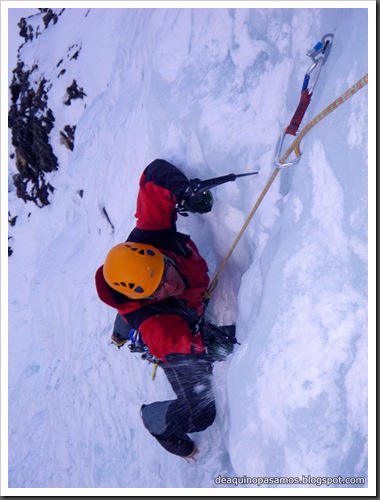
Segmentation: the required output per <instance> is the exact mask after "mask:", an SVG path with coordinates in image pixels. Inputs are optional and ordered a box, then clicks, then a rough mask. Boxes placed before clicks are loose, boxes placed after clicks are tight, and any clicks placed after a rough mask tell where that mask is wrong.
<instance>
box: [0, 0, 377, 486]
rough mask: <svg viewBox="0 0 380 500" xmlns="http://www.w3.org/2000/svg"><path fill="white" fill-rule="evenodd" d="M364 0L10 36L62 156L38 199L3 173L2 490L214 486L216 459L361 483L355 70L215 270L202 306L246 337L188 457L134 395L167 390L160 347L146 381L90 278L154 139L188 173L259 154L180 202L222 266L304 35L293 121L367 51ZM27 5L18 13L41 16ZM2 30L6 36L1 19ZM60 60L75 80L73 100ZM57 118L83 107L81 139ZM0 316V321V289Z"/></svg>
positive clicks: (218, 373)
mask: <svg viewBox="0 0 380 500" xmlns="http://www.w3.org/2000/svg"><path fill="white" fill-rule="evenodd" d="M3 4H4V3H3ZM3 4H2V11H3ZM347 4H348V5H352V3H347ZM13 5H16V2H8V3H7V5H6V6H7V7H8V8H9V9H10V10H9V12H10V13H11V16H10V19H12V20H13V22H16V23H17V22H18V19H19V18H20V17H21V16H22V15H25V14H24V13H25V10H24V9H20V11H19V14H20V16H18V15H17V14H18V12H17V10H18V9H17V8H15V7H13ZM233 5H234V6H235V4H233ZM267 5H268V4H265V6H267ZM298 5H299V4H297V6H296V7H298ZM314 5H318V8H317V7H314ZM345 5H346V4H345ZM358 5H360V6H359V7H358V6H357V5H356V3H355V2H354V5H353V6H352V7H353V8H342V7H341V5H340V4H339V5H338V6H337V8H334V7H335V4H334V3H332V5H331V6H332V7H333V8H325V4H324V3H322V2H321V3H318V2H313V7H312V8H309V7H307V8H306V7H302V8H286V9H285V8H277V7H271V8H257V7H256V4H254V3H250V2H244V3H243V7H241V6H240V7H239V8H226V7H223V8H211V7H208V8H194V7H192V8H174V7H171V6H169V7H165V8H144V9H142V8H116V9H115V8H87V7H86V8H84V7H83V8H67V9H65V10H64V12H63V13H61V15H60V17H59V21H58V22H57V24H56V25H53V24H51V25H49V27H48V28H47V29H46V30H42V29H41V35H40V37H39V38H38V39H36V40H34V42H28V43H26V44H25V45H24V46H23V47H22V48H21V50H20V54H19V57H20V58H21V59H22V60H23V61H24V62H25V63H26V64H27V65H28V66H29V67H31V65H32V64H33V63H35V62H38V65H39V75H42V74H44V75H45V78H47V79H48V80H49V81H50V82H51V84H52V90H51V91H50V94H49V95H50V97H49V99H50V100H49V105H50V106H51V107H52V109H53V112H54V114H55V117H56V125H55V128H54V130H53V133H52V135H51V140H52V145H53V147H54V151H55V153H56V154H57V156H58V157H59V162H60V168H59V170H58V171H57V172H56V173H53V174H49V182H50V183H51V184H52V185H53V186H54V187H55V188H56V189H55V192H54V195H53V196H52V199H51V201H52V203H51V205H49V206H47V207H45V208H43V209H39V208H37V207H36V206H34V205H32V204H29V203H28V204H24V202H22V201H21V200H20V199H19V198H17V197H16V195H15V192H14V191H13V187H12V183H11V182H10V181H9V186H10V189H11V191H10V192H9V205H8V208H5V210H6V211H9V212H10V213H11V215H12V217H13V216H15V215H17V217H18V218H17V222H16V225H15V226H14V227H10V228H9V236H11V240H10V245H11V247H12V249H13V254H12V255H11V257H10V258H9V263H8V286H9V288H8V292H7V289H6V287H5V288H4V287H3V288H2V296H3V297H4V295H5V296H8V340H7V339H6V338H5V336H4V334H3V336H2V353H3V356H4V357H5V356H6V355H4V352H8V359H5V365H6V368H7V369H8V372H7V371H6V369H5V368H4V357H3V359H2V361H3V363H2V370H3V371H2V378H3V380H4V379H5V380H8V387H5V388H4V391H2V394H3V401H2V404H3V405H6V404H8V429H7V430H6V431H5V432H8V443H6V441H7V439H6V438H7V436H6V435H5V436H3V444H2V448H3V447H4V450H6V448H7V451H8V456H6V454H4V457H3V460H2V463H3V470H2V476H3V481H2V494H3V490H4V492H6V493H7V494H8V495H14V494H18V495H24V494H25V492H27V491H28V489H29V488H33V491H34V492H37V491H38V492H39V493H40V494H41V495H44V494H48V492H54V491H55V492H56V491H60V492H65V493H66V494H68V495H71V494H74V493H75V492H76V493H75V494H79V495H80V494H81V492H83V491H85V493H84V494H90V493H89V492H92V493H93V494H95V495H96V494H101V492H106V493H108V494H110V493H109V491H111V492H115V491H116V490H114V489H115V488H118V489H120V494H126V493H128V491H134V494H136V495H141V494H148V495H149V494H151V493H152V492H154V491H155V490H152V489H154V488H165V494H168V495H170V494H171V492H172V493H173V494H178V492H180V491H181V489H184V490H183V491H185V494H188V493H186V492H187V491H188V490H187V489H188V488H193V490H191V491H192V492H193V491H194V492H196V491H198V489H199V492H201V494H206V493H207V492H209V493H210V494H219V493H220V494H225V493H228V492H229V491H230V487H231V485H230V484H223V482H222V481H220V477H230V478H231V477H234V478H240V479H241V478H243V477H244V476H247V477H253V478H257V477H261V478H263V477H271V478H276V477H299V478H302V477H308V476H311V477H312V478H322V477H330V478H336V477H338V476H342V477H343V478H345V477H364V478H365V479H366V484H365V487H364V488H363V487H361V488H360V487H357V486H356V487H355V486H353V485H349V486H347V487H344V486H342V485H335V484H332V485H330V486H328V487H326V486H316V482H315V481H314V483H313V484H302V485H300V486H298V487H294V488H292V487H288V488H284V489H283V488H282V486H283V485H280V486H281V487H278V485H265V484H263V485H262V486H260V488H259V492H260V494H262V495H264V494H273V493H275V494H278V493H280V492H281V491H282V492H283V494H290V493H292V494H296V495H297V494H302V495H305V494H315V488H317V493H318V494H321V495H323V494H330V495H333V494H342V493H343V492H344V493H345V494H347V495H350V494H355V495H356V494H368V493H369V491H371V488H373V486H374V485H373V481H374V475H373V474H371V472H373V471H372V468H371V467H372V460H370V463H368V447H371V438H372V439H374V437H373V434H371V435H370V438H369V437H368V432H369V430H371V428H370V429H369V428H368V422H369V420H368V418H369V416H368V404H369V405H370V410H372V411H374V408H373V406H372V405H371V400H370V402H369V403H368V397H369V394H371V393H369V387H368V383H369V381H368V374H369V375H370V377H373V375H374V373H372V372H371V371H370V372H369V368H368V367H369V366H370V369H373V368H374V367H373V363H372V364H370V365H369V362H370V361H371V359H372V358H371V356H369V353H370V354H371V355H372V353H373V352H374V340H373V339H372V337H370V339H369V338H368V332H369V331H370V332H371V333H372V334H373V331H372V329H371V330H369V324H368V304H369V302H368V301H369V298H368V277H369V276H370V278H371V276H372V275H371V273H372V274H374V268H373V264H372V269H371V272H370V274H368V258H367V255H368V241H369V238H371V237H372V236H371V234H368V204H369V203H370V202H371V200H369V201H368V195H369V194H370V190H369V189H368V170H370V171H371V172H372V170H373V169H374V162H373V158H372V162H371V161H370V162H368V155H369V153H370V149H369V148H368V128H367V123H368V116H369V114H370V113H371V109H369V110H368V88H367V87H365V88H363V89H362V90H360V91H359V92H358V93H357V94H355V95H354V96H353V97H352V98H351V99H350V100H349V101H347V102H346V103H344V104H343V105H342V106H341V107H340V108H338V109H337V110H336V111H334V112H333V113H332V114H330V115H329V116H328V117H327V118H326V119H325V120H324V121H323V122H321V123H320V124H318V125H317V126H316V127H314V128H313V130H312V131H311V132H310V133H309V134H308V135H307V136H306V137H305V138H304V139H303V141H302V143H301V151H302V153H303V154H302V158H301V161H300V162H299V164H298V165H297V166H296V167H293V168H291V169H287V170H282V171H281V172H280V173H279V175H278V176H277V178H276V180H275V182H274V183H273V185H272V187H271V188H270V190H269V192H268V194H267V195H266V197H265V198H264V201H263V202H262V204H261V206H260V208H259V210H258V211H257V213H256V214H255V216H254V218H253V220H252V221H251V223H250V225H249V226H248V228H247V230H246V231H245V233H244V236H243V238H242V240H241V241H240V242H239V244H238V246H237V248H236V249H235V251H234V253H233V255H232V257H231V259H230V261H229V263H228V264H227V267H226V269H225V270H224V271H223V272H222V274H221V276H220V279H219V284H218V287H217V289H216V291H215V293H214V294H213V296H212V300H211V303H210V306H209V310H208V314H209V318H210V319H211V320H213V321H215V322H217V323H218V324H228V323H230V322H236V324H237V336H238V339H239V342H240V343H241V345H239V346H238V347H237V348H236V350H235V353H234V355H233V357H231V359H229V360H228V361H227V362H225V363H219V364H217V366H215V370H214V380H213V383H214V390H215V396H216V404H217V418H216V422H215V423H214V424H213V426H212V427H210V428H209V429H207V430H206V431H204V432H203V433H199V434H197V435H194V436H193V437H194V438H195V440H196V442H197V445H198V447H199V450H200V452H199V454H198V461H197V462H196V463H190V464H189V463H186V462H185V461H184V460H182V459H179V458H178V457H175V456H172V455H170V454H168V453H166V452H165V451H164V450H163V449H162V448H160V446H159V445H158V444H157V443H156V442H155V441H154V440H153V439H152V438H151V436H149V434H148V433H147V432H146V430H145V429H144V427H143V424H142V421H141V419H140V416H139V409H140V406H141V404H142V403H149V402H152V401H157V400H160V399H164V398H170V397H172V394H173V393H172V391H171V388H170V386H169V384H168V382H167V381H166V378H165V376H164V374H163V372H162V371H161V370H160V369H159V370H158V372H157V377H156V380H155V381H154V382H152V381H151V380H150V377H151V366H150V365H149V364H148V363H147V362H145V361H142V360H140V359H139V356H138V355H136V354H130V353H129V352H128V351H127V349H126V348H124V349H120V350H118V349H116V348H115V347H114V346H112V345H110V342H109V336H110V333H111V331H112V326H113V320H114V312H113V311H112V310H110V308H108V307H107V306H105V305H104V304H103V303H102V302H100V301H99V299H98V297H97V295H96V291H95V287H94V273H95V271H96V269H97V268H98V267H99V265H101V264H102V262H103V260H104V257H105V255H106V253H107V251H108V250H109V249H110V248H111V247H112V246H113V245H114V244H117V243H119V242H120V241H123V240H124V239H125V238H126V236H127V235H128V233H129V231H130V230H131V229H132V228H133V227H134V217H133V215H134V211H135V201H136V194H137V190H138V181H139V177H140V174H141V172H142V170H143V169H144V167H145V166H146V165H147V164H148V163H149V162H150V161H152V160H153V159H155V158H164V159H166V160H168V161H171V162H173V163H174V164H176V165H177V166H178V167H179V168H181V169H182V170H183V171H184V172H185V173H186V175H187V176H188V177H189V178H192V177H199V178H201V179H206V178H210V177H213V176H215V175H225V174H229V173H231V172H235V173H244V172H250V171H259V174H258V175H256V176H252V177H247V178H243V179H238V180H236V181H235V182H234V183H230V184H226V185H224V186H220V187H218V188H216V189H215V190H214V196H215V205H214V208H213V210H212V212H211V213H209V214H206V215H202V216H201V215H191V216H190V217H188V218H180V220H179V221H178V229H179V230H181V231H182V232H185V233H188V234H191V236H192V237H193V239H194V241H195V242H196V244H197V245H198V247H199V249H200V251H201V253H202V255H203V256H204V257H205V258H206V260H207V261H208V263H209V267H210V275H211V277H212V276H213V275H214V274H215V272H216V270H217V268H218V265H220V263H221V261H222V260H223V258H224V256H225V255H226V253H227V251H228V250H229V248H230V246H231V244H232V243H233V241H234V238H235V236H236V235H237V233H238V231H239V230H240V228H241V226H242V225H243V223H244V221H245V219H246V218H247V216H248V214H249V212H250V210H251V208H252V206H253V204H254V203H255V201H256V200H257V198H258V196H259V195H260V193H261V191H262V189H263V188H264V186H265V184H266V182H267V180H268V178H269V176H270V175H271V173H272V171H273V168H274V167H273V158H274V152H275V147H276V143H277V139H278V136H279V134H280V132H281V131H282V129H283V128H284V127H285V126H286V125H287V124H288V122H289V120H290V118H291V116H292V114H293V112H294V110H295V107H296V106H297V104H298V100H299V92H300V89H301V85H302V81H303V77H304V74H305V72H306V70H307V68H308V66H309V64H310V60H309V59H308V58H307V57H306V51H307V50H308V49H309V48H311V47H312V46H313V45H314V44H315V43H316V42H317V41H318V40H319V39H320V37H321V36H322V35H323V34H325V33H333V34H334V44H333V47H332V50H331V53H330V56H329V59H328V61H327V63H326V65H325V67H324V68H323V70H322V73H321V76H320V79H319V81H318V84H317V86H316V89H315V93H314V95H313V98H312V101H311V104H310V107H309V109H308V111H307V114H306V116H305V118H304V121H303V125H305V124H306V123H307V122H308V121H309V120H311V119H312V118H313V117H314V116H315V115H316V114H317V113H319V112H320V111H321V110H322V109H324V108H325V107H326V106H327V105H328V104H330V103H331V102H332V101H333V100H335V99H336V98H337V97H338V96H339V95H341V94H342V93H343V92H344V91H345V90H347V89H348V88H349V87H350V86H351V85H353V84H354V83H355V82H356V81H358V80H359V79H360V78H361V77H362V76H364V75H365V74H366V73H367V72H368V63H369V60H368V40H369V39H370V37H371V36H374V31H371V29H372V30H373V23H374V19H375V2H361V3H360V4H358ZM23 7H24V6H23ZM55 10H56V11H59V10H60V9H58V8H56V9H55ZM35 11H36V9H34V10H33V15H32V17H31V18H30V22H31V23H33V25H34V26H37V25H40V26H41V27H42V26H43V25H42V20H41V14H38V13H37V14H36V13H35ZM4 13H6V10H5V7H4ZM368 13H370V16H369V17H368ZM2 14H3V12H2ZM11 40H12V47H16V46H17V42H16V34H15V30H14V28H10V42H11ZM20 40H21V39H18V43H20ZM10 45H11V43H10ZM77 47H80V48H81V51H80V54H79V57H78V58H77V59H73V60H70V57H71V56H72V55H73V51H74V49H75V48H77ZM61 59H63V61H64V62H63V64H62V66H61V67H65V69H66V73H65V74H64V75H63V76H61V77H58V73H59V70H60V68H61V67H60V68H57V63H58V62H59V61H60V60H61ZM10 69H13V68H10ZM73 78H75V79H76V80H77V81H78V85H79V86H81V87H83V89H84V92H85V93H86V97H85V98H84V99H83V100H77V101H73V104H72V106H65V105H64V104H63V97H64V94H65V89H66V87H67V86H68V85H69V84H70V83H71V81H72V80H73ZM373 78H375V75H374V74H372V73H371V82H373ZM372 85H373V87H372V88H375V85H374V84H373V83H372ZM3 102H4V101H3ZM370 116H371V115H370ZM67 123H70V124H73V123H75V124H77V129H76V134H75V148H74V151H73V152H69V151H68V150H66V149H65V148H64V146H63V145H62V144H61V143H60V140H59V131H60V130H62V128H63V126H64V125H65V124H67ZM3 149H4V148H3ZM11 151H12V147H11V146H10V147H9V152H8V156H9V153H10V152H11ZM3 154H4V152H3ZM5 154H6V153H5ZM7 159H8V157H7ZM370 159H371V158H370ZM5 161H6V160H5ZM5 161H4V164H5ZM9 161H10V160H9ZM368 163H369V166H370V169H368ZM3 170H4V169H3ZM14 172H15V167H14V165H12V162H11V161H10V163H9V178H11V175H12V174H13V173H14ZM373 176H374V173H373V172H372V173H371V178H370V182H371V184H370V188H372V187H374V185H375V183H374V180H373ZM3 178H4V176H3ZM2 185H4V183H3V182H2ZM81 190H83V197H81V196H80V192H81ZM3 198H4V197H3ZM103 209H106V212H107V214H108V217H109V220H110V221H111V223H112V225H113V226H114V229H113V228H112V227H111V224H110V223H109V222H108V220H107V218H106V216H105V213H104V211H103ZM5 210H2V212H3V214H4V211H5ZM370 241H372V242H373V240H370ZM3 262H4V260H3V259H2V264H3ZM5 309H6V308H5ZM2 317H3V321H4V323H3V326H4V324H6V323H5V321H6V319H7V318H6V310H4V307H3V308H2ZM370 326H371V325H370ZM372 327H373V325H372ZM4 331H5V329H3V332H4ZM372 336H373V335H372ZM369 342H370V344H369ZM368 351H369V352H368ZM372 361H373V360H372ZM371 388H373V386H372V385H371V386H370V389H371ZM6 391H7V392H8V394H7V395H8V401H5V400H4V399H5V398H4V392H5V393H6ZM370 415H371V413H370ZM5 418H6V417H4V414H3V422H2V424H4V420H5ZM371 422H372V419H371V418H370V423H371ZM4 428H5V425H3V426H2V431H3V432H4ZM4 450H2V451H3V452H4ZM369 458H370V459H372V456H371V454H370V456H369ZM4 463H5V464H8V469H5V465H4ZM7 475H8V489H6V488H5V486H4V481H5V480H4V477H6V476H7ZM215 478H219V480H217V481H215ZM266 486H269V487H268V488H267V487H266ZM290 486H293V485H290ZM256 487H257V485H255V484H254V485H239V486H232V488H233V490H232V491H233V494H236V495H243V494H249V495H250V494H256V490H253V489H252V488H256ZM82 488H85V489H86V490H81V489H82ZM109 488H113V489H112V490H108V489H109ZM58 489H59V490H58ZM77 489H79V490H77ZM129 489H131V490H129ZM133 489H134V490H133ZM171 489H173V490H171ZM53 494H54V493H53ZM62 494H63V493H62ZM111 494H113V493H111ZM116 494H118V493H116Z"/></svg>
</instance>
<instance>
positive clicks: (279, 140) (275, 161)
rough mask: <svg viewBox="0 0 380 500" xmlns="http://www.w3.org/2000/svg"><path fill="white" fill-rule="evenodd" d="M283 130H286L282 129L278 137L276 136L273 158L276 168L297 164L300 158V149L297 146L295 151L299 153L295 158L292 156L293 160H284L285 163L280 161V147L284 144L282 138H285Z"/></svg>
mask: <svg viewBox="0 0 380 500" xmlns="http://www.w3.org/2000/svg"><path fill="white" fill-rule="evenodd" d="M285 131H286V129H284V130H283V131H282V133H281V135H280V137H279V138H278V142H277V148H276V155H275V158H274V163H275V165H276V167H277V168H289V167H294V165H297V163H298V162H299V161H300V159H301V151H300V150H299V148H298V149H297V153H299V155H297V156H296V158H294V160H292V161H289V162H286V163H282V162H281V161H280V158H281V149H282V146H283V144H284V139H285V135H286V133H285Z"/></svg>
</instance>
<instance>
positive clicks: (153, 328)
mask: <svg viewBox="0 0 380 500" xmlns="http://www.w3.org/2000/svg"><path fill="white" fill-rule="evenodd" d="M188 185H189V181H188V179H187V178H186V177H185V176H184V175H183V174H182V173H181V172H180V171H179V170H178V169H177V168H176V167H174V166H173V165H171V164H170V163H168V162H166V161H164V160H155V161H153V162H152V163H151V164H150V165H148V166H147V167H146V169H145V170H144V172H143V174H142V176H141V179H140V189H139V193H138V197H137V210H136V214H135V217H136V218H137V223H136V227H135V229H133V231H132V232H131V233H130V235H129V236H128V238H127V241H134V242H137V243H149V244H151V245H153V246H154V247H156V248H158V249H159V250H160V251H161V252H162V253H163V254H165V255H167V256H168V257H169V258H170V259H172V260H173V261H174V262H175V263H176V266H177V269H178V271H179V272H180V274H181V275H182V277H183V278H184V280H185V283H186V287H185V291H184V293H183V294H182V295H181V296H179V297H169V298H168V299H165V300H162V301H158V300H157V301H152V300H151V299H149V300H147V299H143V300H134V299H129V298H128V297H126V296H124V295H122V294H120V293H119V292H117V291H115V290H113V289H112V288H111V287H109V286H108V285H107V283H106V281H105V279H104V277H103V266H101V267H100V268H99V269H98V270H97V272H96V278H95V280H96V288H97V292H98V295H99V297H100V299H101V300H102V301H103V302H105V303H106V304H108V305H109V306H111V307H113V308H115V309H117V311H118V312H119V313H120V314H122V315H123V317H124V319H126V321H127V322H128V323H129V324H130V325H131V327H132V328H135V329H136V330H138V331H139V332H140V334H141V336H142V339H143V341H144V343H145V344H146V345H147V346H148V348H149V351H150V352H151V353H152V354H153V356H156V357H157V358H158V359H160V360H162V361H165V356H167V355H168V354H171V353H182V354H194V353H195V354H199V353H201V352H203V351H204V347H203V343H202V339H201V337H200V335H199V334H197V333H195V328H196V325H197V323H198V321H199V319H200V317H201V315H202V313H203V312H204V308H205V304H204V302H203V295H204V292H205V290H206V288H207V286H208V283H209V278H208V274H207V272H208V268H207V264H206V262H205V260H204V259H203V258H202V257H201V256H200V254H199V252H198V250H197V247H196V246H195V244H194V242H193V241H191V239H190V237H189V236H187V235H185V234H182V233H179V232H178V231H177V230H176V224H175V223H176V219H177V212H176V205H177V203H179V202H180V201H181V199H182V195H183V193H184V191H185V190H186V188H187V187H188Z"/></svg>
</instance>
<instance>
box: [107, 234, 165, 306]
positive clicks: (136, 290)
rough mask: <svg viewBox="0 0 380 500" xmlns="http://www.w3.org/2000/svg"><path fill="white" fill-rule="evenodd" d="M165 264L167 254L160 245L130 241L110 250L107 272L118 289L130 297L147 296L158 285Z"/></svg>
mask: <svg viewBox="0 0 380 500" xmlns="http://www.w3.org/2000/svg"><path fill="white" fill-rule="evenodd" d="M164 265H165V263H164V256H163V255H162V253H161V252H159V251H158V250H157V248H154V247H153V246H152V245H146V244H144V243H133V242H129V241H127V242H125V243H120V244H119V245H116V246H114V247H113V248H111V250H110V251H109V252H108V254H107V257H106V260H105V262H104V266H103V275H104V279H105V280H106V282H107V284H108V285H109V286H110V287H111V288H113V289H114V290H117V291H118V292H120V293H122V294H123V295H126V296H127V297H129V298H130V299H143V298H147V297H149V296H150V295H152V293H153V292H155V291H156V289H157V288H158V285H159V284H160V281H161V279H162V276H163V274H164Z"/></svg>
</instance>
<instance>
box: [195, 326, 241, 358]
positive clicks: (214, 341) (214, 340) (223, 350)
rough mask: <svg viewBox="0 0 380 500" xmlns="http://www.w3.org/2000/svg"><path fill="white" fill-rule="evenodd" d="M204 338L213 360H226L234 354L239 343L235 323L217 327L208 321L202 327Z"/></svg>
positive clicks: (205, 345) (204, 343) (208, 353)
mask: <svg viewBox="0 0 380 500" xmlns="http://www.w3.org/2000/svg"><path fill="white" fill-rule="evenodd" d="M202 340H203V345H204V347H205V349H206V352H207V355H208V356H210V358H211V359H212V360H213V361H224V360H225V359H227V356H229V355H230V354H232V352H233V350H234V344H236V343H237V340H236V337H235V325H231V326H222V327H217V326H215V325H213V324H212V323H206V324H205V325H204V326H203V329H202Z"/></svg>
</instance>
